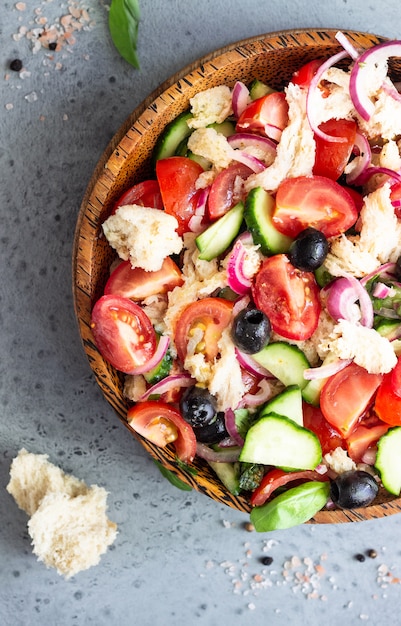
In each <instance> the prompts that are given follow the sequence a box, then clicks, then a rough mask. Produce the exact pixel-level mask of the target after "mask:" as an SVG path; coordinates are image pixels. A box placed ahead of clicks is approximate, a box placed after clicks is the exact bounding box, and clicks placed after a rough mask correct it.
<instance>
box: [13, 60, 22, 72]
mask: <svg viewBox="0 0 401 626" xmlns="http://www.w3.org/2000/svg"><path fill="white" fill-rule="evenodd" d="M10 70H12V71H13V72H19V71H20V70H22V61H21V59H14V60H13V61H11V63H10Z"/></svg>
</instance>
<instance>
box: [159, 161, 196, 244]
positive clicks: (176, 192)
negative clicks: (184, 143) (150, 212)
mask: <svg viewBox="0 0 401 626" xmlns="http://www.w3.org/2000/svg"><path fill="white" fill-rule="evenodd" d="M202 172H203V168H202V167H201V165H199V163H196V161H193V160H192V159H188V158H187V157H180V156H172V157H168V158H166V159H159V160H158V161H157V162H156V176H157V180H158V182H159V185H160V192H161V195H162V198H163V204H164V209H165V211H166V213H169V214H170V215H174V217H175V218H176V219H177V221H178V228H177V233H178V234H179V235H182V234H183V233H185V232H187V231H188V230H189V227H188V223H189V220H190V219H191V217H192V216H193V214H194V213H195V209H196V203H197V198H198V195H199V191H198V190H197V189H196V186H195V183H196V181H197V179H198V177H199V175H200V174H201V173H202Z"/></svg>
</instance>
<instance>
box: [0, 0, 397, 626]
mask: <svg viewBox="0 0 401 626" xmlns="http://www.w3.org/2000/svg"><path fill="white" fill-rule="evenodd" d="M25 5H26V8H25V11H18V10H17V9H16V8H15V4H14V3H13V2H4V0H3V2H2V3H1V15H0V41H1V64H2V75H1V77H0V81H1V89H0V167H1V177H0V187H1V195H0V197H1V222H0V224H1V225H0V237H1V280H0V303H1V304H0V307H1V308H0V316H1V317H0V319H1V335H0V337H1V348H0V371H1V375H0V387H1V399H0V407H1V418H0V522H1V523H0V624H1V625H3V624H4V625H5V626H28V625H29V626H30V625H35V626H39V625H40V626H43V625H44V626H48V625H49V626H65V625H67V626H68V625H70V624H71V625H73V624H79V625H87V624H94V625H96V626H103V625H107V626H109V625H112V626H114V624H115V625H118V626H131V625H135V626H136V625H138V626H148V625H149V626H151V625H152V626H170V625H171V626H173V625H176V624H199V625H202V626H214V625H216V626H217V625H219V626H220V625H221V624H231V625H232V626H237V625H240V624H241V625H242V624H248V623H249V624H255V625H256V626H258V625H262V624H263V625H264V624H273V625H278V626H280V625H281V624H283V625H284V624H285V625H287V624H298V623H300V622H301V621H302V622H303V623H305V624H310V625H315V624H316V625H317V624H319V625H320V624H327V625H332V624H333V625H334V624H338V623H339V622H341V623H343V624H346V625H348V624H352V625H354V624H357V623H360V622H364V621H366V622H367V623H369V624H375V625H378V624H383V623H387V624H390V625H396V624H398V623H399V606H400V600H399V597H400V591H401V587H400V583H399V582H398V580H397V577H398V576H400V578H401V539H400V535H401V533H400V531H401V516H393V517H391V518H387V519H381V520H377V521H373V522H364V523H362V524H353V525H341V526H318V527H311V526H303V527H299V528H295V529H292V530H290V531H281V532H275V533H272V534H269V535H258V534H256V533H249V532H247V531H246V530H245V528H244V524H245V523H246V521H247V516H245V515H243V514H241V513H238V512H235V511H232V510H231V509H229V508H227V507H225V506H223V505H221V506H220V505H218V504H216V503H214V502H212V501H210V500H208V499H207V498H206V497H205V496H203V495H200V494H197V493H194V492H191V493H188V492H182V491H179V490H177V489H175V488H174V487H172V486H171V485H170V484H169V483H168V482H166V481H165V480H164V479H163V478H162V477H161V475H160V474H159V472H158V470H157V468H156V467H155V465H154V464H153V462H152V461H151V460H150V458H149V457H148V456H147V455H146V454H145V452H144V451H143V449H142V448H141V446H140V445H139V444H137V442H136V441H135V440H134V439H132V438H130V437H129V436H128V435H127V432H126V430H125V429H124V428H123V426H122V425H121V424H120V422H119V421H118V420H117V418H116V417H115V415H114V413H113V411H112V410H111V408H110V407H109V406H108V405H107V404H106V402H105V401H104V400H103V398H102V396H101V393H100V391H99V389H98V387H97V385H96V383H95V381H94V378H93V376H92V374H91V371H90V368H89V365H88V363H87V361H86V358H85V356H84V354H83V350H82V347H81V344H80V340H79V337H78V331H77V327H76V323H75V319H74V314H73V307H72V296H71V248H72V241H73V235H74V227H75V221H76V217H77V212H78V210H79V206H80V202H81V198H82V196H83V193H84V191H85V188H86V185H87V183H88V181H89V178H90V176H91V172H92V170H93V168H94V167H95V165H96V162H97V160H98V159H99V157H100V155H101V153H102V151H103V150H104V148H105V147H106V145H107V143H108V141H109V140H110V139H111V137H112V136H113V134H114V133H115V132H116V130H117V129H118V128H119V126H120V124H121V123H122V122H123V121H124V120H125V119H126V117H127V116H128V114H129V113H130V111H131V110H132V109H134V108H135V107H136V106H137V105H138V104H139V103H140V102H141V101H142V100H143V99H144V98H145V96H147V95H148V94H149V93H150V92H151V91H152V90H153V89H154V88H156V87H157V86H158V85H159V84H160V83H161V82H162V81H164V80H165V79H167V78H168V77H169V76H170V75H172V74H173V73H174V72H176V71H177V70H179V69H180V68H181V67H183V66H185V65H187V64H188V63H189V62H191V61H193V60H195V59H196V58H198V57H199V56H202V55H204V54H206V53H208V52H210V51H212V50H213V49H215V48H219V47H221V46H224V45H226V44H228V43H231V42H233V41H237V40H240V39H243V38H246V37H250V36H252V35H258V34H261V33H265V32H269V31H275V30H280V29H286V28H293V27H309V26H313V27H316V26H318V27H332V28H339V29H342V28H343V29H347V28H348V29H355V30H362V31H368V32H375V33H378V34H381V35H384V36H387V37H390V38H397V37H401V32H400V31H399V30H398V28H399V24H400V17H401V9H400V5H399V1H398V0H387V1H386V2H385V3H378V2H365V1H362V0H361V1H359V0H349V1H348V2H347V1H343V0H332V1H331V2H320V3H310V2H307V1H306V0H304V1H303V2H299V1H296V0H287V1H286V2H283V1H282V0H280V1H279V0H270V1H269V2H267V1H266V2H264V1H262V0H247V2H244V1H243V0H241V1H240V0H230V1H228V0H200V1H199V2H195V1H194V0H163V1H161V0H142V1H141V8H142V21H141V25H140V35H139V56H140V61H141V70H140V71H136V70H134V69H132V68H131V67H130V66H128V65H127V64H126V63H125V62H124V61H122V60H121V59H120V58H119V56H118V54H117V53H116V51H115V49H114V48H113V46H112V44H111V42H110V39H109V36H108V31H107V9H106V4H105V3H104V2H103V0H101V1H96V0H87V2H86V3H84V2H82V0H81V2H80V5H81V6H84V5H85V6H86V7H88V8H89V9H90V17H91V20H92V21H93V23H91V25H90V28H89V29H87V30H82V31H81V32H79V33H77V34H76V42H75V44H74V45H71V46H69V47H66V48H64V49H63V51H61V52H59V53H56V54H55V55H53V56H54V58H53V59H49V58H48V57H47V56H46V53H45V52H44V51H43V50H40V51H39V52H38V53H36V54H33V53H32V50H31V48H30V44H29V42H28V41H27V39H26V37H22V38H21V39H20V40H19V41H16V40H15V38H13V35H15V34H16V33H17V32H18V29H19V28H20V27H21V26H24V25H25V26H28V25H29V22H30V21H31V20H32V19H33V17H35V16H36V17H37V15H36V14H35V13H34V11H35V9H41V10H42V14H43V15H46V16H47V17H49V19H50V20H55V19H56V18H58V17H60V16H62V15H63V14H64V13H65V7H66V5H67V1H66V0H64V2H63V3H62V2H61V0H49V1H47V2H42V3H41V2H40V0H25ZM29 28H30V27H29ZM16 57H19V58H21V59H22V60H23V62H24V67H25V70H26V71H25V72H24V73H23V74H22V75H18V74H15V73H10V72H9V71H8V64H9V62H10V60H11V59H13V58H16ZM22 446H24V447H26V448H27V449H28V450H30V451H32V452H36V453H47V454H48V455H49V457H50V460H51V461H53V462H54V463H56V464H58V465H60V466H61V467H62V468H63V469H64V470H65V471H67V472H72V473H74V474H75V475H76V476H78V477H80V478H82V479H84V480H85V481H86V482H88V483H97V484H100V485H102V486H104V487H105V488H106V489H107V490H108V491H109V494H110V495H109V499H108V503H109V514H110V517H111V519H113V520H115V521H116V522H117V523H118V526H119V535H118V537H117V540H116V542H115V544H114V545H113V546H112V548H111V549H110V550H109V551H108V552H107V554H106V555H104V556H103V557H102V559H101V563H100V564H99V565H98V566H97V567H95V568H92V569H90V570H88V571H86V572H82V573H80V574H78V575H77V576H75V577H74V578H73V579H71V580H69V581H64V579H62V578H61V577H59V576H58V575H57V574H56V573H55V572H54V571H52V570H47V569H46V568H45V567H44V566H43V565H42V564H40V563H38V562H37V561H36V558H35V557H34V556H33V555H32V552H31V546H30V543H29V537H28V534H27V530H26V523H27V517H26V515H25V514H24V513H23V512H22V511H20V510H19V509H18V508H17V507H16V505H15V503H14V501H13V500H12V498H11V497H10V496H9V495H8V493H7V492H6V490H5V486H6V484H7V482H8V472H9V466H10V463H11V460H12V458H13V457H14V456H15V455H16V453H17V452H18V450H19V449H20V448H21V447H22ZM368 548H375V549H376V550H377V553H378V556H377V557H376V558H375V559H370V558H366V560H365V562H359V561H357V560H356V559H355V558H354V555H355V554H356V553H363V552H365V551H366V550H367V549H368ZM267 555H269V556H271V557H273V562H272V564H271V565H269V566H263V565H262V564H261V562H260V558H261V557H263V556H267ZM387 572H390V573H388V574H387V576H385V575H384V574H386V573H387Z"/></svg>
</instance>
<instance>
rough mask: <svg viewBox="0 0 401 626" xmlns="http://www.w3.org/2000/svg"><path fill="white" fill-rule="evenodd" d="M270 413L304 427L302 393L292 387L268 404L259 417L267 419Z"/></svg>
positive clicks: (297, 388)
mask: <svg viewBox="0 0 401 626" xmlns="http://www.w3.org/2000/svg"><path fill="white" fill-rule="evenodd" d="M270 413H276V414H277V415H282V416H283V417H288V419H290V420H292V421H293V422H295V423H296V424H298V425H299V426H303V425H304V417H303V411H302V393H301V390H300V388H299V387H296V386H295V385H291V387H287V388H286V389H284V391H282V392H281V393H279V394H278V395H277V396H274V398H272V399H271V400H269V401H268V402H266V404H264V405H263V407H262V409H261V410H260V413H259V417H267V416H268V415H269V414H270Z"/></svg>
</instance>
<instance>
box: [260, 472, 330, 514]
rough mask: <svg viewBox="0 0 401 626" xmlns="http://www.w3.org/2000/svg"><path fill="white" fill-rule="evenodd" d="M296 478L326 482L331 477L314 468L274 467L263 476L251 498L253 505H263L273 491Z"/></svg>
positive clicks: (297, 479)
mask: <svg viewBox="0 0 401 626" xmlns="http://www.w3.org/2000/svg"><path fill="white" fill-rule="evenodd" d="M295 480H296V481H304V480H317V481H320V482H326V481H327V480H329V479H328V477H327V476H325V475H324V474H319V473H318V472H315V471H313V470H301V471H299V472H284V471H283V470H281V469H273V470H271V471H270V472H268V473H267V474H265V476H263V478H262V482H261V483H260V485H259V487H257V488H256V489H255V491H254V492H253V493H252V495H251V498H250V503H251V506H261V505H262V504H264V503H265V502H266V500H267V499H268V498H269V497H270V496H271V494H272V493H273V491H275V490H276V489H278V488H279V487H282V486H283V485H286V484H287V483H289V482H293V481H295Z"/></svg>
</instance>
